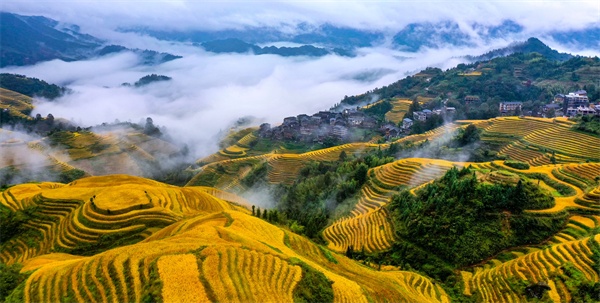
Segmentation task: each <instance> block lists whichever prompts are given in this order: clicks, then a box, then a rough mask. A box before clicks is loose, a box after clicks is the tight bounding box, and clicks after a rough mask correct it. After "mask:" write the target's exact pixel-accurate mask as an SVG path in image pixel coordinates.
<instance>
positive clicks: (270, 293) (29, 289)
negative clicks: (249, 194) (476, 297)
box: [23, 210, 448, 302]
mask: <svg viewBox="0 0 600 303" xmlns="http://www.w3.org/2000/svg"><path fill="white" fill-rule="evenodd" d="M167 229H168V231H167ZM163 231H164V232H163ZM163 231H160V232H157V233H155V234H154V235H153V236H151V237H148V238H147V239H146V240H144V241H142V242H140V243H137V244H134V245H128V246H123V247H119V248H114V249H110V250H107V251H104V252H101V253H98V254H95V255H93V256H89V257H78V256H72V255H68V254H53V255H44V256H39V257H35V258H31V259H29V260H25V261H24V263H25V264H24V265H25V268H37V270H36V271H35V272H34V273H33V274H32V275H31V276H29V278H28V279H27V281H26V283H25V287H24V289H23V294H24V297H23V301H24V302H48V301H59V300H67V301H71V302H140V301H142V298H144V297H146V296H148V295H149V294H151V293H149V291H150V290H149V289H152V287H159V288H158V290H159V292H156V291H155V292H152V293H153V294H154V295H160V299H161V300H163V301H164V302H192V301H200V302H205V301H221V302H223V301H226V302H232V301H235V302H291V301H293V300H294V298H293V293H294V290H295V288H296V286H297V285H298V283H299V282H300V281H301V280H302V279H303V270H302V269H301V267H300V266H299V265H297V264H295V262H302V263H304V264H305V266H310V267H311V268H313V269H314V270H317V271H320V272H322V273H323V274H324V275H325V276H326V277H327V278H328V279H330V280H331V281H332V282H333V285H332V288H333V293H334V302H367V297H371V298H375V297H376V298H379V299H381V300H388V301H398V300H400V301H411V302H416V301H418V302H421V301H426V302H447V301H448V300H447V296H446V294H445V293H444V291H443V290H442V289H437V288H436V286H435V285H434V284H433V283H432V282H431V281H430V280H429V279H428V278H426V277H423V276H421V275H418V274H416V273H410V272H403V271H386V272H379V271H377V270H374V269H371V268H368V267H365V266H362V265H360V264H358V263H356V262H355V261H352V260H350V259H347V258H346V257H345V256H342V255H335V259H336V260H337V261H338V262H337V263H332V262H330V261H329V260H328V259H327V258H324V257H323V255H322V249H323V248H318V247H317V246H316V244H314V243H312V242H310V241H307V240H306V239H304V238H301V237H299V236H297V235H293V234H290V233H289V232H288V231H284V230H282V229H280V228H279V227H276V226H274V225H271V224H269V223H267V222H265V221H263V220H261V219H258V218H255V217H252V216H249V215H247V214H244V213H242V212H238V211H235V210H228V211H225V212H213V213H208V214H204V215H197V216H194V217H191V218H189V219H182V220H180V221H178V222H177V223H175V224H173V225H170V226H169V227H167V228H165V229H163ZM286 233H288V235H289V236H290V237H291V238H293V239H294V240H293V241H290V243H294V244H286V243H285V241H284V235H285V234H286ZM257 235H261V236H260V237H259V238H257V237H256V236H257ZM263 235H264V236H263ZM288 245H289V246H288ZM308 251H311V252H313V253H307V252H308ZM150 285H154V286H152V287H150V288H148V286H150Z"/></svg>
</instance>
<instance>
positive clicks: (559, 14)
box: [0, 0, 600, 157]
mask: <svg viewBox="0 0 600 303" xmlns="http://www.w3.org/2000/svg"><path fill="white" fill-rule="evenodd" d="M0 9H1V10H3V11H9V12H14V13H20V14H25V15H44V16H47V17H50V18H53V19H56V20H58V21H61V22H65V23H72V24H77V25H79V26H81V28H82V31H84V32H87V33H90V34H92V35H95V36H97V37H100V38H104V39H108V40H109V41H110V42H113V43H118V44H122V45H125V46H128V47H137V48H148V49H155V50H159V51H166V52H171V53H174V54H178V55H183V56H184V58H182V59H179V60H175V61H171V62H168V63H165V64H161V65H158V66H153V67H148V66H142V65H139V59H138V58H137V57H136V56H135V55H134V54H131V53H121V54H118V55H113V56H110V57H104V58H99V59H95V60H88V61H80V62H69V63H67V62H62V61H58V60H55V61H50V62H43V63H39V64H37V65H34V66H26V67H13V68H5V69H3V70H1V71H2V72H14V73H19V74H25V75H28V76H33V77H37V78H40V79H43V80H46V81H48V82H51V83H56V84H60V85H66V86H69V87H70V88H71V89H72V90H73V93H72V94H69V95H67V96H64V97H62V98H60V99H59V100H57V101H54V102H52V103H48V102H44V101H43V100H39V101H38V102H37V103H36V106H37V108H36V110H35V111H34V114H36V113H41V114H42V115H46V114H48V113H52V114H53V115H55V116H58V117H64V118H67V119H72V120H73V121H75V122H78V123H80V124H82V125H96V124H99V123H102V122H112V121H114V120H115V119H119V120H121V121H127V120H130V121H133V122H137V121H140V120H142V119H144V118H145V117H148V116H151V117H152V118H153V119H154V122H155V123H156V124H158V125H162V126H166V127H167V128H168V130H169V131H170V133H171V135H172V136H173V137H175V138H176V139H177V140H178V141H179V142H181V143H186V144H188V145H189V146H191V147H192V149H193V150H195V152H196V153H195V154H194V156H196V157H201V156H203V155H206V154H208V153H211V152H214V151H216V150H217V147H216V140H215V136H216V135H217V134H218V133H219V131H221V130H226V129H227V128H228V126H229V125H230V124H231V122H232V121H235V120H236V119H238V118H240V117H243V116H254V117H256V118H258V119H259V121H266V122H271V123H278V122H280V121H281V120H282V119H283V117H286V116H290V115H297V114H300V113H307V114H311V113H314V112H316V111H318V110H325V109H328V108H329V107H331V106H332V105H333V104H335V103H337V102H339V101H340V100H341V99H342V98H343V96H344V95H353V94H360V93H364V92H366V91H368V90H371V89H373V88H375V87H381V86H383V85H387V84H390V83H392V82H394V81H397V80H399V79H401V78H403V77H405V76H406V75H409V74H411V73H415V72H418V71H419V70H421V69H423V68H425V67H427V66H436V67H441V68H445V69H447V68H451V67H453V66H455V65H456V64H458V63H459V62H460V61H461V59H457V58H458V57H460V56H463V55H467V54H470V55H478V54H481V53H484V52H486V51H488V50H490V49H493V48H498V47H503V46H506V45H507V44H508V43H510V42H512V41H506V40H498V41H491V42H489V43H486V44H482V45H479V46H477V47H470V48H469V47H462V48H458V47H445V48H441V49H434V50H430V49H422V50H421V51H420V52H419V53H402V52H399V51H397V50H392V49H389V48H385V47H374V48H368V49H360V50H359V51H358V56H356V57H354V58H347V57H339V56H335V55H330V56H325V57H321V58H301V57H295V58H284V57H279V56H272V55H263V56H253V55H248V54H235V55H230V54H228V55H224V54H221V55H215V54H210V53H206V52H204V51H202V50H201V49H199V48H197V47H190V46H189V45H184V44H180V43H171V42H165V41H158V40H156V39H154V38H150V37H147V36H138V35H136V34H133V33H118V32H115V30H116V29H117V28H127V27H148V28H151V29H162V30H190V29H194V30H217V29H227V28H243V27H247V26H275V27H277V28H278V29H280V30H284V31H285V30H289V31H293V30H294V28H295V26H296V25H297V24H299V23H302V22H305V23H309V24H313V25H319V24H322V23H330V24H334V25H340V26H349V27H354V28H360V29H373V30H378V31H384V32H389V33H394V31H398V30H400V29H402V28H403V27H404V26H405V25H406V24H408V23H411V22H421V21H431V22H435V21H441V20H453V21H455V22H457V23H458V24H459V25H461V26H462V25H465V28H466V25H469V24H472V23H480V24H488V25H497V24H500V23H501V22H502V21H503V20H506V19H511V20H515V21H516V22H518V23H519V24H521V25H523V26H524V27H525V33H524V34H523V35H524V38H527V37H529V36H533V35H536V33H543V32H547V31H552V30H558V29H561V30H569V29H581V28H584V27H588V26H590V25H593V24H596V25H598V23H599V22H600V1H512V0H505V1H263V2H259V1H189V0H188V1H183V0H181V1H166V0H165V1H160V0H144V1H113V0H104V1H74V0H70V1H67V0H65V1H47V0H3V1H2V2H1V3H0ZM550 43H551V41H550ZM551 46H553V47H557V48H558V49H559V50H562V51H565V50H568V49H566V48H565V47H564V46H560V45H552V44H551ZM587 52H588V53H585V52H584V53H583V54H598V53H599V52H598V50H595V51H594V50H592V51H587ZM378 71H385V73H381V76H380V77H377V78H375V79H373V80H372V81H369V82H361V81H357V80H355V79H354V78H355V76H356V75H359V74H364V73H377V72H378ZM151 73H157V74H163V75H167V76H170V77H172V78H173V80H172V81H169V82H166V83H158V84H154V85H150V86H148V87H146V88H143V89H135V88H129V87H121V86H120V84H121V83H123V82H130V83H133V82H135V81H137V80H138V79H139V78H140V77H142V76H144V75H147V74H151Z"/></svg>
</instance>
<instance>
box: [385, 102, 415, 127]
mask: <svg viewBox="0 0 600 303" xmlns="http://www.w3.org/2000/svg"><path fill="white" fill-rule="evenodd" d="M390 103H391V104H392V109H391V110H390V111H389V112H387V113H386V114H385V119H386V120H387V121H391V122H394V123H396V124H398V123H400V122H401V121H402V119H404V118H405V117H404V115H405V114H406V113H407V112H408V108H409V107H410V104H411V103H412V101H411V100H409V99H394V100H392V101H390ZM408 118H411V119H412V117H408Z"/></svg>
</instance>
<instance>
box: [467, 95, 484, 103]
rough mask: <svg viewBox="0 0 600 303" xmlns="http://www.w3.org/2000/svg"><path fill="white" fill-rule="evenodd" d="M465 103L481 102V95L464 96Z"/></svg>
mask: <svg viewBox="0 0 600 303" xmlns="http://www.w3.org/2000/svg"><path fill="white" fill-rule="evenodd" d="M464 101H465V104H466V105H470V104H473V103H479V102H481V99H480V98H479V96H466V97H465V98H464Z"/></svg>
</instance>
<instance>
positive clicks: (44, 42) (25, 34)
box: [0, 12, 102, 67]
mask: <svg viewBox="0 0 600 303" xmlns="http://www.w3.org/2000/svg"><path fill="white" fill-rule="evenodd" d="M57 26H58V22H57V21H55V20H52V19H48V18H45V17H41V16H21V15H17V14H11V13H6V12H1V13H0V36H2V48H0V59H1V60H0V67H4V66H8V65H29V64H35V63H37V62H40V61H47V60H53V59H61V60H64V61H75V60H82V59H85V58H88V57H90V56H92V55H93V54H94V50H95V49H96V48H97V47H99V46H100V45H101V43H102V42H101V41H100V40H98V39H95V38H93V37H91V36H85V35H79V34H75V33H73V32H71V33H68V32H65V31H61V30H59V29H57V28H56V27H57Z"/></svg>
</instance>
